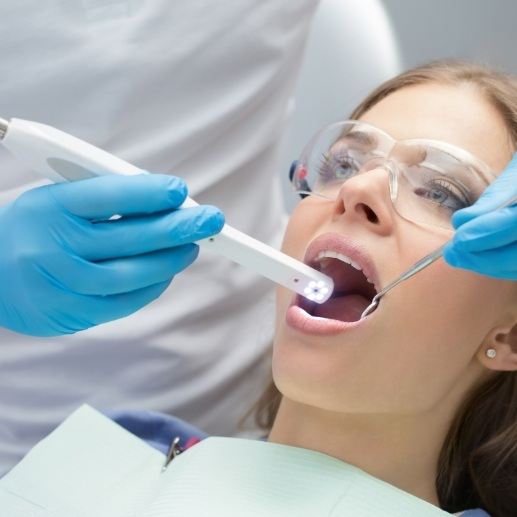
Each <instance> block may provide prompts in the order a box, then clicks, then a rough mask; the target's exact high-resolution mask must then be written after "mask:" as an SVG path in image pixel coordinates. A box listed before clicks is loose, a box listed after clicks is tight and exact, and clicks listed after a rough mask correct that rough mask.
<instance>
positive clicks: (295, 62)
mask: <svg viewBox="0 0 517 517" xmlns="http://www.w3.org/2000/svg"><path fill="white" fill-rule="evenodd" d="M317 4H318V1H317V0H284V1H279V0H219V1H211V0H146V1H145V2H144V1H141V0H46V1H45V2H42V1H41V0H16V2H0V20H1V25H2V32H1V35H0V56H1V58H0V117H2V118H10V117H18V118H26V119H29V120H36V121H39V122H43V123H47V124H51V125H54V126H56V127H57V128H60V129H63V130H64V131H68V132H69V133H72V134H74V135H76V136H78V137H80V138H82V139H85V140H87V141H89V142H91V143H93V144H95V145H97V146H99V147H101V148H104V149H106V150H108V151H110V152H112V153H114V154H115V155H117V156H120V157H121V158H123V159H125V160H127V161H129V162H131V163H134V164H135V165H137V166H139V167H141V168H143V169H146V170H148V171H151V172H159V173H170V174H175V175H178V176H181V177H183V178H185V179H186V181H187V183H188V185H189V188H190V193H191V195H192V197H193V198H194V199H196V200H197V201H198V202H200V203H209V204H213V205H216V206H219V207H220V208H221V209H222V210H223V211H224V213H225V215H226V220H227V221H228V222H229V223H230V224H232V225H233V226H235V227H237V228H238V229H240V230H243V231H244V232H246V233H249V234H250V235H252V236H253V237H256V238H258V239H260V240H262V241H264V242H267V243H269V244H271V245H273V246H279V245H280V242H281V237H282V234H283V230H284V227H285V221H286V215H285V213H284V208H283V203H282V199H281V194H280V188H279V181H278V178H279V176H280V175H281V174H287V171H286V170H282V169H284V168H286V166H285V156H284V157H283V158H282V156H281V144H280V139H281V136H282V135H283V133H284V130H285V127H286V123H287V121H288V114H289V112H290V111H291V109H290V108H291V107H292V102H291V100H292V97H293V92H294V90H295V83H296V79H297V74H298V71H299V68H300V63H301V61H302V54H303V48H304V44H305V40H306V38H307V34H308V30H309V24H310V22H311V18H312V17H313V13H314V11H315V9H316V7H317ZM323 7H325V10H322V9H320V10H319V11H318V14H316V16H315V18H314V22H315V28H318V31H319V34H320V35H322V36H323V38H321V39H320V40H319V42H316V43H318V44H316V45H313V46H312V47H311V42H315V41H314V40H313V39H312V37H311V40H310V41H309V52H308V53H307V56H306V58H308V59H306V61H305V64H304V75H303V76H302V78H301V79H302V80H301V82H300V84H299V88H300V87H302V91H301V93H303V95H302V94H300V92H298V93H297V99H298V100H299V102H300V104H303V106H300V107H301V108H302V110H298V112H297V113H296V115H297V117H296V118H295V119H293V127H292V128H291V131H292V134H293V135H294V136H295V138H294V139H292V138H291V140H292V141H290V142H288V143H289V144H291V147H292V148H294V149H293V150H292V152H294V153H295V155H294V156H292V157H291V158H296V157H297V154H298V153H299V152H300V150H301V147H302V146H303V144H304V142H301V140H303V139H305V138H306V136H303V135H302V133H303V132H306V131H309V132H310V133H312V131H313V130H315V129H317V127H314V128H312V124H313V123H314V124H316V126H320V125H323V124H324V123H328V122H330V121H334V120H337V119H339V118H341V117H343V116H346V113H347V111H348V110H349V109H350V108H351V107H352V106H353V104H355V101H356V100H360V98H361V97H362V96H363V95H364V94H365V93H367V91H368V90H369V89H370V88H372V87H374V86H376V85H377V84H378V83H379V82H380V81H381V80H383V79H385V78H387V76H389V75H392V74H393V73H394V72H395V70H394V68H396V67H395V66H394V64H393V63H391V61H392V59H391V58H392V57H393V56H394V55H395V53H394V43H393V42H392V41H391V39H390V38H391V34H390V29H389V22H388V20H387V17H386V15H385V14H384V13H383V12H382V7H381V5H380V3H379V2H378V1H377V0H370V1H368V2H367V1H366V0H364V1H362V2H360V3H359V2H356V1H355V0H348V1H345V0H324V1H323V2H322V8H323ZM327 24H329V29H332V30H327V29H326V27H327ZM327 34H328V36H329V37H328V38H327V37H326V36H327ZM372 34H374V35H375V37H374V36H372ZM330 50H332V51H333V52H330ZM321 55H324V59H323V60H322V59H321ZM321 61H323V62H324V63H325V64H326V67H324V69H323V70H322V67H321V66H320V65H321ZM311 63H313V65H314V63H315V64H316V65H317V66H309V67H308V68H310V70H309V69H307V70H306V68H307V65H310V64H311ZM334 68H336V69H337V70H334ZM305 72H307V73H305ZM318 84H321V85H323V86H322V87H321V88H319V89H318V87H317V86H316V85H318ZM341 84H343V88H342V89H341V86H340V85H341ZM315 87H316V94H313V93H312V92H313V91H314V88H315ZM322 91H323V92H324V93H323V94H322V93H321V92H322ZM318 92H319V94H318ZM336 97H337V101H336ZM341 98H343V99H344V102H343V105H342V104H341V100H340V99H341ZM352 98H354V101H353V102H351V103H350V100H351V99H352ZM336 105H337V108H336V107H335V106H336ZM345 105H348V107H347V108H345ZM332 106H334V108H332ZM329 111H330V112H332V113H330V114H329V113H328V112H329ZM333 111H335V112H336V113H335V118H334V114H333ZM322 113H323V114H325V115H324V116H325V117H326V116H327V115H328V116H330V117H331V120H323V119H322V118H321V116H320V115H321V114H322ZM299 114H300V115H301V118H300V117H298V115H299ZM305 119H307V121H308V122H307V121H306V122H307V123H304V122H303V120H305ZM302 126H303V127H302ZM298 130H300V131H298ZM303 134H304V133H303ZM302 136H303V137H302ZM308 136H310V135H308ZM299 137H300V138H299ZM286 140H289V138H287V139H286ZM298 140H300V142H299V141H298ZM293 143H296V145H292V144H293ZM298 147H299V148H298ZM292 152H291V154H292ZM280 163H284V166H282V167H280V166H279V164H280ZM43 183H45V180H41V179H40V178H39V177H38V176H36V175H35V174H34V173H32V172H30V171H27V170H23V169H22V168H20V166H19V164H18V163H16V162H15V161H14V159H13V158H11V157H10V156H9V155H7V153H6V152H5V151H4V150H3V149H2V147H1V146H0V205H2V204H5V203H7V202H9V201H11V200H13V199H15V198H16V197H17V196H18V195H19V194H20V193H22V192H23V191H25V190H27V189H29V188H32V187H35V186H37V185H40V184H43ZM1 249H2V244H1V230H0V252H1ZM0 281H1V279H0ZM273 329H274V286H273V284H272V283H271V282H269V281H268V280H265V279H262V278H260V277H258V276H257V275H255V274H253V273H251V272H249V271H247V270H246V269H244V268H242V267H241V266H238V265H236V264H233V263H231V262H229V261H227V260H226V259H223V258H221V257H218V256H216V255H213V254H210V252H208V251H201V253H200V255H199V258H198V259H197V261H196V262H195V263H194V265H193V266H191V267H190V268H188V269H187V270H186V271H184V272H182V273H181V274H179V275H177V276H176V278H175V279H174V280H173V282H172V285H171V286H170V287H169V288H168V289H167V291H166V292H165V293H164V294H163V295H162V296H161V297H160V298H159V299H158V300H156V301H154V302H153V303H151V304H150V305H149V306H147V307H145V308H144V309H142V310H140V311H139V312H137V313H136V314H134V315H132V316H129V317H127V318H124V319H122V320H118V321H114V322H111V323H107V324H104V325H101V326H100V327H97V328H94V329H90V330H88V331H85V332H81V333H79V334H76V335H72V336H64V337H59V338H51V339H37V338H32V337H27V336H22V335H18V334H14V333H11V332H9V331H7V330H2V329H0V474H1V473H2V472H4V471H6V470H7V469H8V468H9V467H10V466H12V465H14V464H15V463H16V462H17V461H19V459H20V458H21V457H22V456H23V455H24V454H25V453H26V452H27V450H28V449H29V448H30V447H31V446H32V445H34V444H35V443H36V442H38V441H39V440H40V439H41V438H42V437H43V436H46V435H47V434H48V433H49V432H50V431H51V430H52V429H53V428H54V427H56V426H57V425H58V423H60V422H61V421H62V420H63V419H64V418H65V416H66V415H68V414H70V413H71V412H72V411H73V410H74V409H75V408H76V407H77V406H78V405H80V404H81V403H83V402H87V403H90V404H91V405H93V406H94V407H96V408H99V409H103V408H105V409H120V410H126V409H152V410H157V411H162V412H165V413H170V414H174V415H176V416H178V417H180V418H182V419H184V420H187V421H189V422H192V423H193V424H195V425H197V426H198V427H200V428H201V429H203V430H204V431H206V432H207V433H208V434H212V435H237V436H250V433H249V432H240V431H239V430H238V429H237V423H238V421H239V419H240V417H241V416H242V415H243V414H244V413H245V412H246V410H248V409H249V407H250V406H251V405H252V403H253V402H254V401H255V400H256V399H257V397H258V396H259V395H260V393H261V392H262V390H263V388H264V386H265V384H266V383H267V381H268V379H269V377H270V371H271V369H270V345H271V341H272V336H273ZM257 434H260V433H252V434H251V435H252V436H253V435H255V436H256V435H257Z"/></svg>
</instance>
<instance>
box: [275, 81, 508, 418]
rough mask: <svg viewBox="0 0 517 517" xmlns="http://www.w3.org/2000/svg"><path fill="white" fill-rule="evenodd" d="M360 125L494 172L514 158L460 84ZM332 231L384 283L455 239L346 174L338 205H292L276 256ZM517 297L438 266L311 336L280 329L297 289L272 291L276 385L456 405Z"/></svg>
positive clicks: (373, 183)
mask: <svg viewBox="0 0 517 517" xmlns="http://www.w3.org/2000/svg"><path fill="white" fill-rule="evenodd" d="M360 120H363V121H365V122H367V123H369V124H371V125H373V126H376V127H378V128H380V129H382V130H384V131H385V132H386V133H388V134H389V135H391V136H392V137H393V138H395V139H397V140H402V139H409V138H426V139H433V140H441V141H444V142H448V143H451V144H454V145H456V146H458V147H461V148H463V149H466V150H467V151H470V153H472V154H473V155H474V156H476V157H478V158H480V159H481V160H483V161H484V162H485V163H487V164H488V165H489V166H490V167H491V168H492V170H494V171H502V170H503V169H504V166H505V165H506V163H507V162H508V161H509V160H510V158H511V146H510V142H509V137H508V133H507V131H506V128H505V125H504V122H503V120H502V118H501V117H500V115H499V114H498V112H497V111H496V110H495V109H494V108H493V107H492V106H491V105H490V104H489V103H488V102H487V101H486V100H485V99H484V98H483V97H482V96H481V95H480V94H479V93H478V92H477V91H476V89H475V88H473V87H470V86H468V85H464V86H448V85H441V84H426V85H418V86H411V87H407V88H404V89H401V90H398V91H396V92H394V93H392V94H391V95H389V96H388V97H386V98H385V99H383V100H381V101H380V102H379V103H378V104H376V105H375V106H373V107H372V108H371V109H370V110H369V111H368V112H366V113H365V114H364V115H363V116H362V117H361V119H360ZM372 212H373V213H374V214H375V217H372ZM328 232H331V233H337V234H340V235H345V236H347V238H349V239H351V240H352V241H354V242H356V243H358V244H359V245H360V246H362V247H363V248H364V249H365V250H366V251H367V253H368V255H369V256H370V259H371V261H372V262H373V263H374V265H375V268H376V270H377V273H378V276H379V279H380V283H381V285H382V286H385V285H387V284H388V283H389V282H390V281H392V280H393V279H395V278H396V277H397V276H398V275H400V274H401V273H402V272H403V271H405V270H406V269H407V268H408V267H409V266H410V265H412V264H413V263H414V262H416V261H417V260H419V259H420V258H422V257H423V256H424V255H426V254H427V253H429V252H431V251H432V250H434V249H436V248H437V247H438V246H440V245H441V244H443V243H444V242H445V241H446V240H448V239H449V238H450V237H451V234H450V233H448V232H447V231H444V230H440V229H438V228H434V229H433V228H432V227H422V226H419V225H415V224H413V223H411V222H409V221H407V220H405V219H403V218H402V217H400V216H399V215H398V214H397V212H396V211H395V209H394V207H393V205H392V202H391V200H390V194H389V187H388V175H387V173H386V171H385V170H384V169H374V170H372V171H370V172H368V173H365V174H361V175H357V176H354V177H353V178H352V179H350V180H348V181H347V182H346V183H344V184H343V185H342V187H341V189H340V191H339V194H338V196H337V199H336V200H335V201H329V200H321V199H318V198H315V197H312V196H309V197H307V198H305V199H304V200H303V201H300V203H299V205H298V206H297V207H296V209H295V210H294V212H293V214H292V216H291V218H290V221H289V225H288V227H287V230H286V233H285V237H284V242H283V247H282V249H283V251H284V252H285V253H287V254H288V255H291V256H293V257H296V258H298V259H300V260H303V259H304V256H305V251H306V249H307V247H308V245H309V244H310V243H311V241H313V240H314V239H315V238H316V237H318V236H320V235H322V234H325V233H328ZM516 300H517V296H516V290H515V284H514V283H512V282H506V281H502V280H496V279H492V278H489V277H486V276H481V275H477V274H475V273H472V272H468V271H465V270H460V269H456V268H452V267H449V266H448V265H447V264H446V263H445V262H444V261H443V259H440V260H438V261H437V262H435V263H433V264H432V265H431V266H429V267H428V268H425V269H424V270H423V271H421V272H419V273H418V274H417V275H415V276H414V277H412V278H411V279H409V280H407V281H405V282H403V283H402V284H400V285H399V286H397V287H396V288H395V289H394V290H393V291H391V292H390V293H389V294H388V295H386V296H385V297H384V298H383V299H382V300H381V302H380V305H379V307H378V309H377V310H376V311H375V312H374V313H373V314H372V315H371V316H370V317H368V318H367V319H365V320H362V322H361V323H360V324H358V325H356V326H355V327H351V328H349V329H347V330H345V331H344V332H341V333H338V334H335V335H315V334H313V333H308V332H304V331H302V330H299V329H297V328H294V327H292V326H290V325H289V324H288V323H287V322H286V311H287V309H288V307H289V306H290V305H291V304H292V303H293V293H292V292H290V291H288V290H286V289H284V288H279V289H278V291H277V313H276V316H277V322H276V336H275V344H274V353H273V376H274V379H275V383H276V385H277V387H278V388H279V390H280V391H281V392H282V393H283V395H284V396H287V397H288V398H290V399H292V400H296V401H298V402H301V403H305V404H309V405H312V406H316V407H320V408H324V409H328V410H332V411H339V412H361V413H374V412H375V413H392V414H394V413H401V414H411V413H417V412H421V411H426V410H429V409H431V408H433V407H435V406H436V405H437V404H438V403H439V402H440V401H442V400H443V399H444V398H446V397H449V398H450V397H452V398H453V399H454V400H456V401H459V400H460V399H461V398H462V397H463V395H464V394H465V392H466V391H467V390H468V389H469V387H470V386H472V385H473V384H474V383H475V382H477V381H478V380H481V379H482V378H485V376H486V375H487V374H488V373H489V371H488V370H487V369H486V368H485V367H484V366H483V364H482V360H480V357H482V353H481V352H479V350H480V347H481V346H482V345H483V344H484V343H485V344H489V340H490V339H491V337H493V333H494V330H493V329H494V328H497V327H498V325H501V324H503V323H507V322H508V318H510V317H512V316H513V314H515V311H516V306H515V304H516ZM512 311H513V312H512ZM484 348H485V347H483V349H484Z"/></svg>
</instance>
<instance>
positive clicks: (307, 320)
mask: <svg viewBox="0 0 517 517" xmlns="http://www.w3.org/2000/svg"><path fill="white" fill-rule="evenodd" d="M372 315H373V314H372ZM372 315H370V316H372ZM370 316H367V317H366V318H365V319H361V320H358V321H338V320H328V319H325V318H315V317H313V316H311V315H310V314H308V313H307V312H305V311H304V310H303V309H302V308H301V307H298V305H296V302H293V304H292V305H291V306H290V307H289V308H288V309H287V312H286V313H285V321H286V323H287V325H289V326H290V327H291V328H293V329H295V330H298V331H300V332H303V333H304V334H312V335H313V336H335V335H337V334H342V333H343V332H345V331H347V330H351V329H353V328H355V327H358V326H359V325H363V324H364V322H365V320H366V319H369V318H370Z"/></svg>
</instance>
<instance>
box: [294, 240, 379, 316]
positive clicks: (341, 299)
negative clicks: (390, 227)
mask: <svg viewBox="0 0 517 517" xmlns="http://www.w3.org/2000/svg"><path fill="white" fill-rule="evenodd" d="M305 263H306V264H308V265H309V266H311V267H313V268H314V269H317V270H319V271H321V272H322V273H324V274H326V275H328V276H330V277H331V278H332V279H333V280H334V291H333V293H332V296H331V297H330V298H329V299H328V300H327V301H326V302H325V303H322V304H318V303H316V302H312V301H310V300H308V299H306V298H304V297H303V296H296V297H295V300H294V304H295V305H297V306H298V307H300V308H301V309H303V310H304V311H305V312H306V313H307V314H309V315H310V316H312V317H314V318H325V319H327V320H336V321H340V322H356V321H359V320H360V319H361V314H362V313H363V312H364V310H365V309H366V308H367V307H368V306H369V305H370V303H371V302H372V300H373V298H374V296H375V295H376V294H377V292H378V290H377V287H376V286H378V285H379V280H378V275H377V272H376V270H375V267H374V265H373V263H372V261H371V259H370V258H369V256H368V255H367V254H366V252H365V250H364V249H362V248H361V247H359V246H358V245H357V244H355V243H352V242H351V241H350V240H349V239H347V238H345V237H344V236H342V235H339V234H325V235H322V236H320V237H318V238H317V239H316V240H315V241H313V243H311V245H310V246H309V248H308V250H307V253H306V256H305Z"/></svg>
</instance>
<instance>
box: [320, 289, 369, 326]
mask: <svg viewBox="0 0 517 517" xmlns="http://www.w3.org/2000/svg"><path fill="white" fill-rule="evenodd" d="M370 301H371V300H369V299H368V298H366V297H365V296H362V295H360V294H349V295H345V296H337V297H335V298H331V299H330V300H329V301H327V302H325V303H323V304H321V305H317V306H316V307H315V308H314V311H313V314H312V315H313V316H317V317H319V318H327V319H332V320H339V321H358V320H359V319H360V318H361V314H362V313H363V311H364V310H365V309H366V307H368V305H370Z"/></svg>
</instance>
